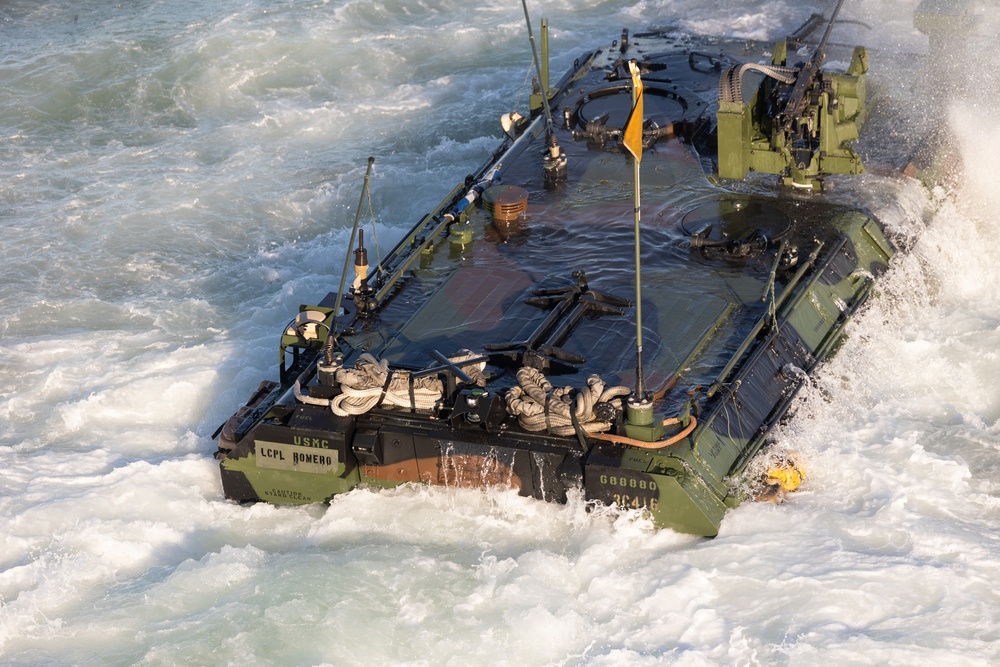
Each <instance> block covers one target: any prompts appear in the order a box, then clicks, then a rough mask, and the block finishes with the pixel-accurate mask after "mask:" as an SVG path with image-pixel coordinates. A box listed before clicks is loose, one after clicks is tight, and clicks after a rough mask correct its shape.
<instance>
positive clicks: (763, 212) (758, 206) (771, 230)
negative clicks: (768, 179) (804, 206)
mask: <svg viewBox="0 0 1000 667" xmlns="http://www.w3.org/2000/svg"><path fill="white" fill-rule="evenodd" d="M680 226H681V229H682V230H683V231H684V233H685V234H687V235H688V239H689V240H690V242H691V247H692V248H698V249H703V250H705V251H719V252H724V253H726V254H728V255H731V256H752V255H756V254H758V253H759V252H762V251H763V250H765V249H766V248H767V246H768V245H770V244H771V243H775V242H779V241H781V240H783V239H785V238H786V237H787V236H788V234H789V233H790V232H791V230H792V221H791V218H789V216H788V215H787V214H786V213H784V212H783V211H781V210H780V209H778V208H776V207H774V206H771V205H770V204H765V203H763V202H760V201H756V200H753V199H750V198H746V197H727V198H724V199H719V200H716V201H712V202H708V203H706V204H702V205H701V206H699V207H697V208H694V209H692V210H690V211H688V212H687V213H686V214H685V215H684V217H683V218H682V219H681V223H680Z"/></svg>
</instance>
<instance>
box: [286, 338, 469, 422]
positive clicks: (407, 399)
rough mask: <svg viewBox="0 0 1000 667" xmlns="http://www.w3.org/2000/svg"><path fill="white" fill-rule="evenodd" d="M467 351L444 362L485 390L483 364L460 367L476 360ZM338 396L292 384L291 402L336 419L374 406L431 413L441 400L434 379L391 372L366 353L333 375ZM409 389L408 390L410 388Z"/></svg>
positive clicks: (437, 381) (441, 387) (440, 390)
mask: <svg viewBox="0 0 1000 667" xmlns="http://www.w3.org/2000/svg"><path fill="white" fill-rule="evenodd" d="M477 356H479V355H476V354H473V353H472V352H470V351H469V350H461V351H460V352H459V354H458V355H456V356H453V357H449V358H448V360H449V361H451V362H452V363H454V364H455V365H456V366H458V367H459V368H461V369H462V370H463V371H464V372H465V373H466V374H467V375H468V376H469V377H471V378H472V379H473V380H474V381H475V382H476V384H478V385H479V386H486V378H485V376H484V375H483V371H484V370H485V369H486V362H485V361H480V362H477V363H474V364H466V365H464V366H463V365H462V362H463V361H468V360H470V359H475V358H477ZM336 379H337V383H338V384H339V385H340V392H341V393H340V394H338V395H337V396H334V397H333V398H332V399H330V400H327V399H323V398H315V397H312V396H309V395H307V394H304V393H302V389H301V387H300V386H299V383H298V382H296V383H295V398H296V399H298V400H299V401H300V402H302V403H305V404H307V405H322V406H326V405H329V406H330V409H331V410H332V411H333V413H334V414H335V415H337V416H338V417H348V416H351V415H363V414H365V413H366V412H368V411H369V410H371V409H372V408H374V407H376V406H381V407H391V406H396V407H400V408H406V409H408V410H422V411H431V410H434V409H435V408H436V407H437V406H438V404H439V403H440V401H441V399H442V398H443V397H444V385H443V384H442V382H441V380H440V379H439V378H438V377H437V376H436V375H425V376H423V377H412V374H411V373H410V372H409V371H404V370H391V369H390V368H389V364H388V362H385V361H378V360H377V359H376V358H375V357H373V356H372V355H371V354H368V353H367V352H366V353H365V354H362V355H361V356H360V357H359V358H358V361H357V362H356V363H355V364H354V368H341V369H340V370H338V371H337V376H336ZM411 385H412V386H411Z"/></svg>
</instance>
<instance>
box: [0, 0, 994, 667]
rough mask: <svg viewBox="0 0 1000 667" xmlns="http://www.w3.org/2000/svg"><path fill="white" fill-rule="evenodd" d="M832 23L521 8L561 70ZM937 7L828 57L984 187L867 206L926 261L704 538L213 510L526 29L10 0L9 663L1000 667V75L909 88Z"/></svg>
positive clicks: (3, 502) (967, 68)
mask: <svg viewBox="0 0 1000 667" xmlns="http://www.w3.org/2000/svg"><path fill="white" fill-rule="evenodd" d="M829 4H832V3H825V2H820V1H819V0H812V1H810V2H805V3H800V2H797V1H795V0H746V1H744V0H625V1H624V2H619V1H615V2H611V1H609V0H538V1H535V2H532V3H531V5H530V9H531V10H532V12H533V15H534V16H533V18H535V19H538V18H541V17H543V16H547V17H548V18H549V19H550V21H551V24H552V27H553V34H552V50H553V71H554V72H561V71H563V70H564V69H565V67H567V66H568V65H569V64H570V63H571V62H572V60H573V58H574V57H576V56H577V55H579V54H580V53H581V52H582V51H584V50H586V49H590V48H594V47H596V46H602V45H607V44H610V42H611V40H612V39H615V38H616V37H617V36H618V34H619V33H620V30H621V28H622V27H626V26H628V27H630V28H632V29H633V30H635V29H639V28H642V27H646V26H650V25H666V24H673V25H678V26H680V27H682V28H684V29H686V30H688V31H692V32H695V33H705V34H725V35H730V36H738V37H744V38H755V39H775V38H778V37H780V36H783V35H784V34H786V33H787V32H789V31H790V30H792V29H794V28H795V27H796V26H798V25H799V24H800V23H802V22H803V21H804V20H805V19H806V18H807V17H808V16H809V14H810V13H812V12H813V11H828V10H829V9H830V7H829ZM916 4H917V0H874V1H868V2H864V3H862V2H860V1H858V0H849V1H848V3H847V5H846V6H845V9H844V11H843V13H842V15H841V18H847V19H854V20H857V21H859V23H846V24H844V26H843V27H842V28H839V29H838V32H837V33H835V37H836V38H837V39H838V40H840V41H845V42H851V41H859V42H862V43H865V44H867V45H869V46H871V47H872V48H873V54H872V73H871V75H870V78H871V81H872V87H873V89H878V90H880V91H881V94H882V98H881V100H882V101H881V104H882V105H883V108H891V107H893V105H895V107H896V108H898V109H900V110H903V111H905V112H906V113H907V114H909V115H910V117H912V118H917V119H919V120H912V121H907V123H912V124H904V123H897V124H896V125H893V124H892V123H888V124H886V123H884V122H883V123H882V124H881V125H880V126H879V127H880V128H881V132H883V136H881V137H875V138H874V139H873V140H871V141H873V145H876V146H878V145H881V146H883V149H882V150H883V151H884V154H886V155H888V154H890V153H893V152H894V151H895V149H896V148H897V147H898V143H899V142H900V141H906V140H907V137H910V136H912V135H913V134H914V133H917V132H924V131H926V129H927V128H928V127H948V128H950V129H951V130H952V131H953V132H954V134H955V136H956V138H957V143H958V145H959V146H960V148H961V152H962V155H963V157H964V158H965V163H966V170H965V172H964V174H962V175H961V176H960V177H959V178H957V179H956V181H955V182H954V185H953V186H952V187H950V188H938V189H936V190H935V191H933V192H928V191H926V190H925V189H924V188H923V186H921V185H920V184H919V183H917V182H915V181H908V180H905V179H901V178H895V177H888V176H875V175H871V176H866V177H863V178H861V179H859V180H857V181H852V182H851V183H849V184H844V185H842V186H840V187H841V189H840V190H839V194H838V195H837V196H841V197H844V198H850V199H852V200H855V201H859V202H860V203H862V204H863V205H865V206H868V207H870V208H872V209H873V210H874V211H875V212H876V213H877V214H878V215H880V216H881V217H882V218H883V219H884V220H886V222H887V223H888V224H889V225H890V226H891V227H892V228H893V230H894V231H895V232H896V233H897V234H898V235H899V238H900V239H902V241H903V242H905V245H907V246H909V247H910V249H909V253H908V254H906V255H905V256H902V257H901V258H900V259H899V261H898V262H896V264H895V266H894V267H893V268H892V269H891V271H890V273H889V275H888V277H887V280H885V281H884V282H883V283H881V286H880V288H879V290H878V295H877V297H876V298H875V299H874V300H873V302H872V304H871V307H870V308H868V309H867V311H866V312H865V314H864V316H863V317H862V318H861V319H860V320H859V321H857V322H855V323H854V324H853V325H852V326H851V328H850V340H848V342H847V343H846V344H845V345H844V347H843V348H842V350H841V352H840V354H839V356H837V357H836V358H834V359H833V360H832V361H831V362H830V363H829V364H827V365H826V366H825V368H824V370H823V371H822V373H821V374H820V375H819V377H817V378H815V380H814V381H813V382H812V383H811V385H810V386H809V387H808V388H807V389H806V390H805V391H804V392H803V397H802V400H800V401H799V402H798V406H797V412H796V415H795V418H794V419H793V420H792V421H790V422H789V423H788V424H787V425H786V426H784V427H783V428H782V429H781V431H780V433H778V440H779V442H780V444H782V445H785V446H787V447H790V448H794V449H796V450H798V451H799V452H801V453H802V455H803V457H804V458H805V459H806V461H807V463H808V467H809V470H810V476H809V478H808V482H807V484H806V486H805V487H804V489H803V490H802V491H800V492H799V493H797V494H795V495H794V496H793V498H792V499H791V501H790V502H789V503H787V504H785V505H782V506H773V505H767V504H749V505H745V506H742V507H740V508H738V509H736V510H735V511H733V512H731V513H730V514H729V515H728V516H727V518H726V519H725V521H724V522H723V525H722V531H721V534H720V535H719V537H717V538H716V539H714V540H704V539H696V538H691V537H687V536H681V535H677V534H675V533H672V532H669V531H654V530H653V529H652V528H651V526H650V525H649V524H648V523H647V522H646V521H645V520H644V519H643V518H641V517H637V516H634V515H628V514H626V515H616V514H614V513H612V512H610V511H595V512H587V511H586V509H585V506H584V503H583V501H582V500H581V499H580V498H579V497H576V498H571V501H570V503H569V504H568V505H566V506H559V505H547V504H544V503H538V502H535V501H531V500H526V499H523V498H519V497H517V496H516V495H514V494H512V493H481V492H478V491H464V490H455V489H442V488H434V489H430V488H410V487H407V488H400V489H397V490H394V491H390V492H383V493H370V492H367V491H357V492H354V493H351V494H348V495H346V496H344V497H340V498H338V499H337V500H336V501H335V502H334V503H332V505H331V506H330V507H329V508H323V507H307V508H304V509H303V508H287V507H284V508H279V507H273V506H268V505H257V506H253V507H239V506H236V505H233V504H231V503H229V502H227V501H225V500H223V498H222V490H221V486H220V482H219V476H218V469H217V463H216V462H215V461H214V460H213V459H212V458H211V456H210V454H211V452H212V451H213V450H214V445H213V443H212V442H211V441H210V439H209V434H211V433H212V431H213V430H214V429H215V427H216V426H217V425H218V424H219V423H221V422H222V421H223V420H224V419H225V418H226V417H227V416H228V415H229V414H230V413H231V412H232V411H233V410H234V408H235V407H237V406H238V405H239V404H240V403H241V402H242V400H244V399H245V397H246V396H247V395H248V394H249V393H250V391H251V390H252V389H253V388H254V387H255V386H256V384H257V382H258V380H260V379H263V378H270V377H273V376H274V375H275V368H274V366H275V365H276V361H277V359H276V357H277V355H276V351H277V350H276V347H277V333H278V331H279V329H280V327H281V326H282V325H283V324H284V323H285V322H286V320H287V318H288V317H289V316H290V313H292V312H294V311H295V310H296V309H297V306H298V304H299V303H311V302H313V301H315V299H317V298H318V297H319V296H322V295H323V294H325V293H326V292H327V291H328V290H330V289H333V288H335V286H336V284H337V282H338V280H339V267H340V264H341V262H342V261H343V256H344V252H345V248H344V244H345V243H346V239H347V236H348V233H349V226H350V224H351V222H353V213H354V207H355V206H356V204H357V199H358V194H359V193H360V188H361V177H362V174H363V171H364V167H365V164H366V158H367V156H368V155H374V156H376V158H377V160H376V172H377V173H376V175H375V177H374V179H373V184H372V191H373V200H372V207H373V211H374V212H375V217H376V220H377V222H378V223H379V225H380V229H381V230H382V235H381V236H380V241H381V242H382V244H383V245H386V244H388V243H389V242H391V241H392V240H393V236H394V235H397V236H398V235H399V234H400V233H401V232H402V230H403V229H405V228H406V227H407V226H409V225H410V224H412V223H413V222H414V221H415V220H416V219H417V218H418V217H419V215H420V214H421V213H422V212H424V211H425V210H426V209H427V207H428V206H430V205H432V204H433V203H435V202H436V201H437V200H438V198H439V197H440V196H442V195H443V194H444V192H445V191H447V190H449V189H450V188H451V186H452V185H453V184H454V183H456V182H458V181H459V180H461V179H462V178H463V177H464V175H465V174H466V173H467V172H468V171H470V170H472V168H473V167H475V166H478V165H479V164H481V163H482V162H483V160H484V159H485V157H486V155H487V152H488V151H489V150H490V149H491V148H492V147H493V146H494V145H495V144H496V142H497V138H498V137H499V131H498V129H497V123H496V119H497V117H498V116H499V114H500V113H502V112H504V111H508V110H510V109H511V108H512V106H513V104H514V101H515V100H520V102H521V104H520V107H519V108H521V109H523V108H524V106H525V105H524V100H525V88H524V83H525V79H526V77H527V76H528V68H529V65H530V61H531V58H530V51H529V48H528V43H527V41H526V38H525V28H524V22H523V14H522V12H521V7H520V4H519V3H517V2H507V3H504V4H503V5H502V6H500V5H498V4H497V3H485V4H483V5H482V6H473V5H470V4H469V3H467V2H459V1H458V0H423V1H421V2H406V1H405V0H382V1H379V0H344V1H338V0H329V1H327V2H324V1H322V0H283V1H280V2H275V1H273V0H215V1H213V2H207V1H204V2H174V1H170V0H136V1H134V2H122V3H111V2H102V1H98V0H82V1H80V0H74V1H72V2H71V1H69V0H51V1H49V2H44V3H43V2H36V1H35V0H7V1H6V2H3V3H2V4H0V34H2V43H3V46H2V47H0V234H2V236H0V238H2V240H0V278H2V282H0V662H3V663H5V664H14V665H42V664H44V665H63V664H66V665H70V664H73V665H77V664H82V665H90V664H102V665H103V664H143V665H160V664H206V665H209V664H210V665H219V664H261V665H314V664H324V663H325V664H332V665H371V664H411V665H462V666H465V665H496V664H510V665H564V664H568V665H575V664H588V665H643V664H682V665H705V664H768V665H771V664H793V665H810V664H817V665H818V664H823V665H827V664H838V665H846V664H872V665H883V664H894V665H904V664H947V665H957V664H968V665H978V664H982V665H987V664H996V661H997V660H1000V595H998V593H997V591H996V589H995V582H996V581H997V580H998V579H1000V537H998V529H1000V351H998V350H1000V298H998V294H1000V244H997V243H996V229H995V227H996V225H997V223H998V221H1000V216H998V214H997V210H1000V194H998V192H1000V190H998V189H997V188H996V185H995V183H996V174H997V173H998V171H1000V105H998V104H997V102H996V99H997V93H998V91H1000V86H998V85H997V81H996V76H997V75H996V73H995V71H996V69H997V68H996V64H995V53H987V54H986V55H984V56H982V57H978V56H973V57H968V56H967V55H965V54H963V53H962V52H961V51H955V52H954V53H953V55H954V57H955V58H957V59H958V60H959V61H958V62H957V63H952V67H951V68H949V70H950V71H951V72H952V73H951V75H950V77H949V78H950V79H951V80H952V81H953V83H955V85H956V90H958V91H959V92H956V93H955V94H954V95H953V96H949V97H946V98H945V99H943V100H941V98H940V96H935V95H934V94H933V92H932V91H931V92H928V91H927V90H924V89H922V88H921V87H920V86H919V85H916V84H914V85H911V83H912V82H911V78H910V77H912V76H914V75H913V73H912V72H907V71H905V70H903V69H900V68H899V67H898V63H901V62H902V63H907V62H909V63H911V64H913V66H914V70H921V69H922V68H923V65H922V63H923V54H925V53H926V52H927V50H928V45H927V38H926V37H924V36H922V35H920V34H919V33H917V32H916V31H915V30H914V29H913V27H912V22H911V19H910V14H911V11H912V9H913V8H914V7H915V5H916ZM982 11H983V12H987V13H986V14H984V17H985V18H982V19H981V20H982V21H986V20H987V19H990V18H995V16H992V17H991V16H990V15H989V14H988V12H990V11H993V12H995V11H996V9H995V8H993V9H990V8H989V7H987V8H985V9H983V10H982ZM988 30H989V29H988V28H987V33H988ZM980 33H982V26H981V30H980ZM995 41H996V32H995V31H994V32H993V33H992V36H991V35H990V34H987V35H986V38H985V43H986V45H987V46H989V45H991V44H994V43H995ZM889 62H895V63H897V65H895V66H892V67H890V66H888V63H889ZM964 83H971V84H972V85H971V86H969V87H968V88H967V89H965V90H963V86H962V85H961V84H964ZM896 152H898V151H896ZM878 158H879V153H878V151H877V150H876V151H874V153H872V157H871V158H870V160H869V164H870V165H872V164H876V163H877V162H878Z"/></svg>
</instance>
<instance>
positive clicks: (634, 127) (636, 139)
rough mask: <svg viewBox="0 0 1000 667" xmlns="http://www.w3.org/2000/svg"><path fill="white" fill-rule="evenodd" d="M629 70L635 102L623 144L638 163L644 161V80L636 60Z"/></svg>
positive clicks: (626, 125) (630, 63)
mask: <svg viewBox="0 0 1000 667" xmlns="http://www.w3.org/2000/svg"><path fill="white" fill-rule="evenodd" d="M628 68H629V71H630V72H631V73H632V97H633V99H634V100H635V102H634V103H633V104H632V111H631V112H630V113H629V115H628V120H627V121H625V129H624V130H623V131H622V143H624V144H625V149H626V150H627V151H628V152H629V153H631V154H632V157H634V158H635V161H636V162H637V163H638V162H640V161H641V160H642V121H643V117H642V80H641V79H640V78H639V68H638V67H636V65H635V61H634V60H631V61H629V64H628Z"/></svg>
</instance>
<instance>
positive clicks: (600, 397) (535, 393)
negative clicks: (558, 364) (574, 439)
mask: <svg viewBox="0 0 1000 667" xmlns="http://www.w3.org/2000/svg"><path fill="white" fill-rule="evenodd" d="M517 383H518V386H517V387H511V388H510V389H509V390H507V394H506V397H505V398H506V399H507V412H508V413H510V414H511V415H514V416H515V417H517V423H518V424H520V426H521V428H523V429H524V430H526V431H545V430H548V431H550V432H551V433H554V434H556V435H574V434H575V433H576V429H575V427H574V426H573V416H575V417H576V421H577V423H578V424H579V425H580V427H581V428H582V429H583V430H585V431H587V432H588V433H601V432H603V431H607V430H609V429H610V428H611V422H608V421H601V420H599V419H598V418H597V416H596V415H595V414H594V406H596V405H597V404H598V403H612V404H614V403H615V402H617V403H619V405H618V406H616V407H620V403H621V397H622V396H627V395H628V394H630V393H632V390H630V389H629V388H628V387H621V386H616V387H605V384H604V381H603V380H602V379H601V378H600V377H599V376H597V375H591V376H590V377H589V378H587V387H586V388H585V389H581V390H580V391H574V390H573V389H572V388H571V387H558V388H553V387H552V384H551V383H550V382H549V381H548V380H547V379H546V378H545V376H544V375H543V374H542V372H541V371H539V370H537V369H535V368H528V367H525V368H522V369H521V370H519V371H518V372H517Z"/></svg>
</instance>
